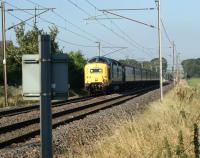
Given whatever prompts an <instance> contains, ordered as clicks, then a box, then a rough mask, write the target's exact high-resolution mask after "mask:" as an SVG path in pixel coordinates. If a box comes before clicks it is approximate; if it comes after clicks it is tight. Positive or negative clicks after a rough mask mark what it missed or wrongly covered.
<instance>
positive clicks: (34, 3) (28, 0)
mask: <svg viewBox="0 0 200 158" xmlns="http://www.w3.org/2000/svg"><path fill="white" fill-rule="evenodd" d="M25 1H27V2H29V3H31V4H33V5H38V6H40V7H42V8H44V6H42V5H41V4H38V3H36V2H33V1H32V0H25ZM52 12H53V13H54V14H55V15H56V16H57V17H59V18H61V19H62V20H64V21H65V22H67V23H68V24H70V25H71V26H73V27H74V28H76V29H78V30H80V31H81V32H83V33H85V34H87V35H90V36H91V37H93V38H94V39H96V40H97V41H99V40H100V41H102V42H103V43H105V44H108V45H113V44H112V43H110V42H108V41H105V40H103V39H101V38H99V37H97V36H96V35H93V34H92V33H90V32H88V31H85V30H84V29H82V28H80V27H79V26H77V25H75V24H73V23H72V22H70V21H69V20H67V19H66V18H65V17H64V16H63V15H61V14H59V13H58V12H56V11H54V10H53V11H52Z"/></svg>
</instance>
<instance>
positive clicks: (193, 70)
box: [181, 58, 200, 78]
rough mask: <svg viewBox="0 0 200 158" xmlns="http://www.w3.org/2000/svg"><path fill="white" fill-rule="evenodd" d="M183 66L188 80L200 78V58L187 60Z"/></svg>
mask: <svg viewBox="0 0 200 158" xmlns="http://www.w3.org/2000/svg"><path fill="white" fill-rule="evenodd" d="M181 64H182V66H183V70H184V73H185V75H186V77H187V78H190V77H200V58H197V59H187V60H184V61H183V62H182V63H181Z"/></svg>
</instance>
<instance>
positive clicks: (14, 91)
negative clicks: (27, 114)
mask: <svg viewBox="0 0 200 158" xmlns="http://www.w3.org/2000/svg"><path fill="white" fill-rule="evenodd" d="M4 103H5V100H4V89H3V87H0V108H2V107H4ZM33 103H36V102H35V101H25V100H24V99H23V97H22V88H21V87H14V86H9V87H8V105H9V106H24V105H29V104H33Z"/></svg>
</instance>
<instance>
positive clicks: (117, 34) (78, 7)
mask: <svg viewBox="0 0 200 158" xmlns="http://www.w3.org/2000/svg"><path fill="white" fill-rule="evenodd" d="M67 1H68V2H69V3H71V4H72V5H73V6H74V7H76V8H77V9H79V10H80V11H82V12H83V13H85V14H86V15H87V16H91V15H90V14H89V13H88V12H87V11H85V10H84V9H83V8H81V7H80V6H78V5H77V4H76V3H74V2H72V1H71V0H67ZM93 7H95V8H96V6H94V5H93ZM95 20H96V21H97V22H98V23H99V24H100V25H102V26H103V27H104V28H106V29H107V30H109V31H111V32H112V33H113V34H115V35H116V36H118V37H119V38H121V39H123V40H124V41H126V42H127V43H129V44H130V45H133V44H132V43H130V41H128V40H127V39H126V38H124V37H123V36H122V35H120V34H119V33H117V32H116V31H114V30H113V29H111V28H109V27H108V26H107V25H105V24H103V23H101V22H100V21H98V19H95ZM133 47H135V46H133ZM145 54H147V53H145ZM147 55H148V56H149V57H152V56H150V55H149V54H147Z"/></svg>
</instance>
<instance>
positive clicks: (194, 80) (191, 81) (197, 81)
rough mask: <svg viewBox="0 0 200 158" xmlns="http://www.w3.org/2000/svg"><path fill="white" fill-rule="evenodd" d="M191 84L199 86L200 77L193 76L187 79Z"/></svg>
mask: <svg viewBox="0 0 200 158" xmlns="http://www.w3.org/2000/svg"><path fill="white" fill-rule="evenodd" d="M187 82H188V84H189V86H191V87H197V86H200V78H191V79H189V80H187Z"/></svg>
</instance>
